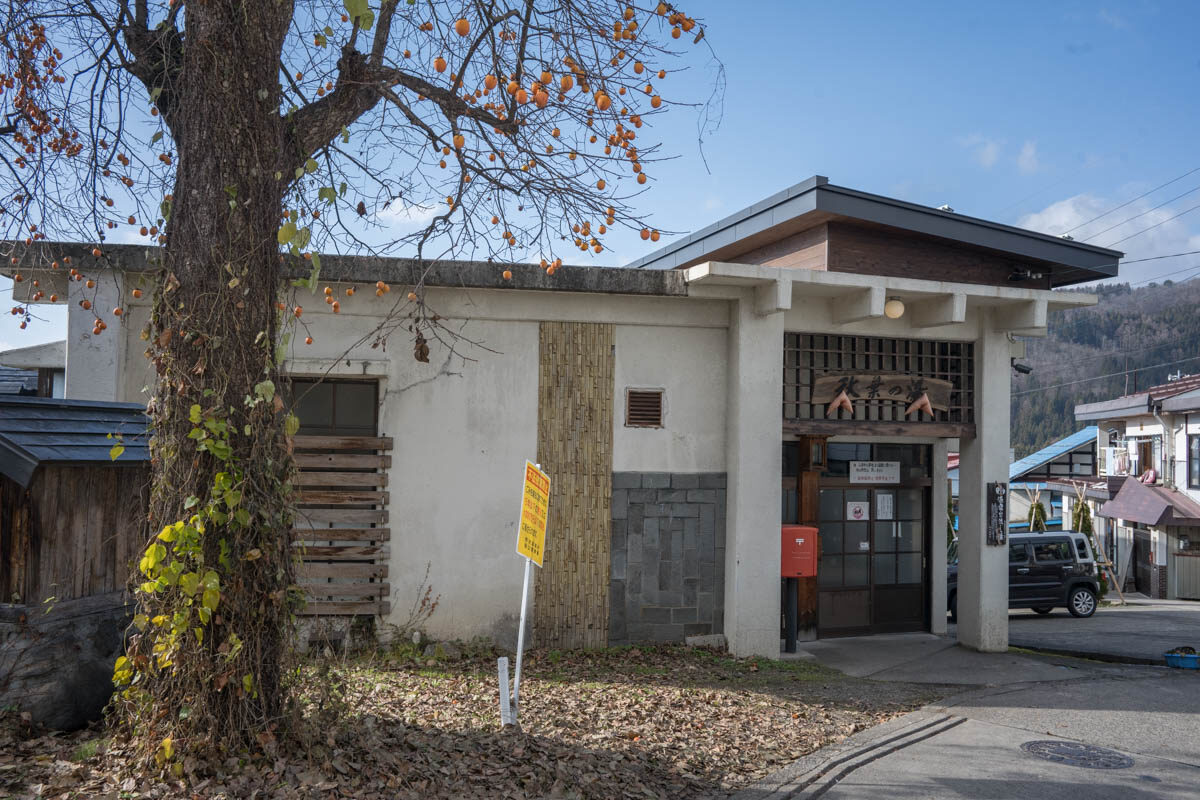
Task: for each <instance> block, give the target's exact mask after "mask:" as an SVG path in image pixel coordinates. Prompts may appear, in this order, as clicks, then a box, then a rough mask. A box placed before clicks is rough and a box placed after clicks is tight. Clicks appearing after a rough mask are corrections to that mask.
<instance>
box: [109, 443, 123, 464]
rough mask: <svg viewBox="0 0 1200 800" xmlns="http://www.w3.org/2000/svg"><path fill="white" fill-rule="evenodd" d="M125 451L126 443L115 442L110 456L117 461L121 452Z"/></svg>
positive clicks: (110, 450) (110, 449)
mask: <svg viewBox="0 0 1200 800" xmlns="http://www.w3.org/2000/svg"><path fill="white" fill-rule="evenodd" d="M124 452H125V445H123V444H114V445H113V446H112V447H111V448H109V451H108V457H109V459H110V460H112V461H116V460H117V459H118V458H120V457H121V453H124Z"/></svg>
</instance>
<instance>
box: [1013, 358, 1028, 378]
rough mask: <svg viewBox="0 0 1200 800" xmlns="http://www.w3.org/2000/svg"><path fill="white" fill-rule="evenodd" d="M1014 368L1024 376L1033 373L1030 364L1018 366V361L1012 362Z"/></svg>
mask: <svg viewBox="0 0 1200 800" xmlns="http://www.w3.org/2000/svg"><path fill="white" fill-rule="evenodd" d="M1012 368H1013V369H1015V370H1016V371H1017V372H1019V373H1021V374H1022V375H1028V374H1029V373H1031V372H1033V367H1031V366H1029V365H1028V364H1018V363H1017V362H1016V361H1014V362H1012Z"/></svg>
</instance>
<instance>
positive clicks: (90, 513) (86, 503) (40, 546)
mask: <svg viewBox="0 0 1200 800" xmlns="http://www.w3.org/2000/svg"><path fill="white" fill-rule="evenodd" d="M147 485H148V473H147V470H146V467H145V465H144V464H138V465H136V466H114V465H111V464H101V465H88V466H66V465H63V466H59V465H47V466H44V467H42V468H41V469H39V470H38V471H37V473H36V474H35V475H34V477H33V480H32V481H31V482H30V484H29V489H28V491H26V490H25V489H24V488H22V487H21V486H20V484H18V483H16V482H15V481H12V480H9V479H8V478H5V477H3V476H0V603H17V604H25V605H30V606H37V605H40V604H42V603H44V602H45V601H46V600H49V599H50V598H53V599H54V601H55V602H63V601H66V600H74V599H78V598H84V597H91V596H95V595H108V594H110V593H113V592H120V591H123V590H124V589H125V585H126V582H127V581H128V579H129V563H130V562H131V561H134V560H136V558H137V556H138V555H140V553H141V551H142V548H143V547H144V545H145V542H146V535H147V534H146V530H145V527H144V520H145V516H146V512H145V508H146V501H147V497H148V494H147Z"/></svg>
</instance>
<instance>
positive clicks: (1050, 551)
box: [1033, 539, 1071, 561]
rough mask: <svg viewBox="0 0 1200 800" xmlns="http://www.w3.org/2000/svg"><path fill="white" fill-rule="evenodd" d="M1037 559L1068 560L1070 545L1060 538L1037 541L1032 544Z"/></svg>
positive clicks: (1069, 558) (1069, 557)
mask: <svg viewBox="0 0 1200 800" xmlns="http://www.w3.org/2000/svg"><path fill="white" fill-rule="evenodd" d="M1033 557H1034V558H1035V559H1036V560H1037V561H1070V560H1071V546H1070V545H1069V544H1067V543H1066V542H1064V541H1062V540H1061V539H1060V540H1059V541H1057V542H1038V543H1037V544H1035V545H1034V546H1033Z"/></svg>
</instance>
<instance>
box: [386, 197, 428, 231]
mask: <svg viewBox="0 0 1200 800" xmlns="http://www.w3.org/2000/svg"><path fill="white" fill-rule="evenodd" d="M437 214H438V210H437V208H435V207H433V206H429V207H422V206H409V205H405V204H404V203H401V202H398V201H397V202H394V203H392V204H391V205H390V206H388V207H387V208H385V209H382V210H380V211H379V213H378V214H376V218H377V219H378V220H379V221H380V222H382V223H391V224H393V225H403V226H410V225H412V226H415V225H424V224H425V223H427V222H429V220H431V219H433V218H434V217H436V216H437Z"/></svg>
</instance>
